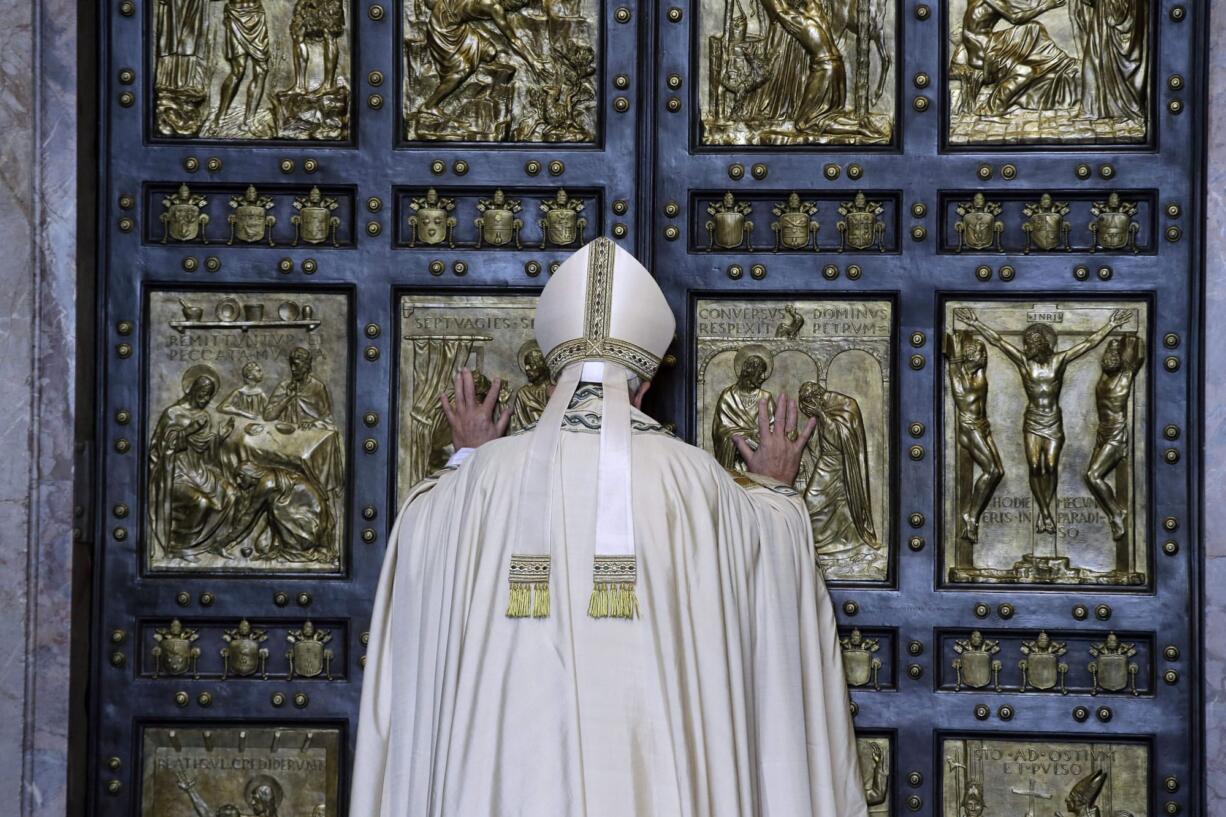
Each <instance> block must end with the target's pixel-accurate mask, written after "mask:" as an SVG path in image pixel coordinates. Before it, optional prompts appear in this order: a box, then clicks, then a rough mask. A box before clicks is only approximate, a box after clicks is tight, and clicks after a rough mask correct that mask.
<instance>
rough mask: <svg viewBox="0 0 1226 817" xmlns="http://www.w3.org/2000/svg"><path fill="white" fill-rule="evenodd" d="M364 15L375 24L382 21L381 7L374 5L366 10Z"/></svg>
mask: <svg viewBox="0 0 1226 817" xmlns="http://www.w3.org/2000/svg"><path fill="white" fill-rule="evenodd" d="M366 14H367V15H368V16H369V17H370V19H372V20H374V21H375V22H376V23H377V22H379V21H380V20H382V19H383V6H380V5H379V4H377V3H376V4H375V5H373V6H371V7H370V8H368V9H367V10H366Z"/></svg>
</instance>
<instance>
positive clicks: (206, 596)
mask: <svg viewBox="0 0 1226 817" xmlns="http://www.w3.org/2000/svg"><path fill="white" fill-rule="evenodd" d="M215 601H217V597H216V596H215V595H213V594H212V593H210V592H209V591H207V590H205V591H204V592H203V593H201V594H200V606H201V607H212V606H213V602H215Z"/></svg>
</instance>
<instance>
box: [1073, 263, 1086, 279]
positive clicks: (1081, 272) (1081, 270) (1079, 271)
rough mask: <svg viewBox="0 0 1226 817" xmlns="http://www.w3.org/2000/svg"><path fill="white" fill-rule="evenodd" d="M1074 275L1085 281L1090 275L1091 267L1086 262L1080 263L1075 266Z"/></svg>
mask: <svg viewBox="0 0 1226 817" xmlns="http://www.w3.org/2000/svg"><path fill="white" fill-rule="evenodd" d="M1073 277H1074V278H1076V279H1077V280H1078V281H1084V280H1086V279H1087V278H1089V277H1090V268H1089V267H1087V266H1086V265H1085V264H1078V265H1077V266H1075V267H1073Z"/></svg>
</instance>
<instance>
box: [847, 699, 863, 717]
mask: <svg viewBox="0 0 1226 817" xmlns="http://www.w3.org/2000/svg"><path fill="white" fill-rule="evenodd" d="M848 708H849V709H850V710H851V716H852V717H853V718H854V717H855V716H856V715H859V714H860V704H858V703H856V702H855V701H852V702H851V705H850V706H849V707H848Z"/></svg>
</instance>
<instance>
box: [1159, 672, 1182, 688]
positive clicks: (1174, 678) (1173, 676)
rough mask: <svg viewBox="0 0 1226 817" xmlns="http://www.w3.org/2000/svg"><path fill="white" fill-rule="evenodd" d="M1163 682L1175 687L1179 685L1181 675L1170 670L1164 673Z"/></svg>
mask: <svg viewBox="0 0 1226 817" xmlns="http://www.w3.org/2000/svg"><path fill="white" fill-rule="evenodd" d="M1162 680H1163V681H1165V682H1166V683H1167V684H1169V685H1171V686H1174V685H1175V684H1177V683H1179V673H1178V672H1177V671H1175V670H1173V669H1168V670H1167V671H1166V672H1164V673H1162Z"/></svg>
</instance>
